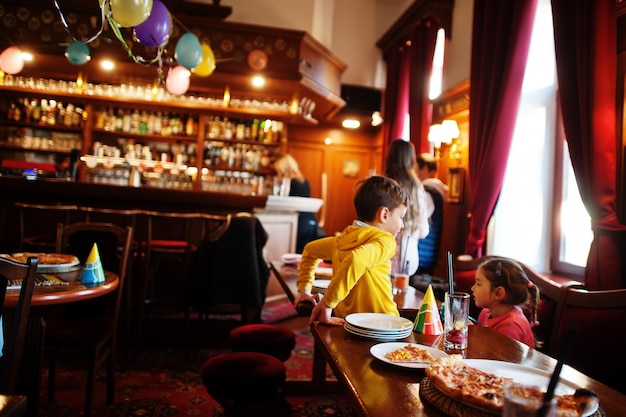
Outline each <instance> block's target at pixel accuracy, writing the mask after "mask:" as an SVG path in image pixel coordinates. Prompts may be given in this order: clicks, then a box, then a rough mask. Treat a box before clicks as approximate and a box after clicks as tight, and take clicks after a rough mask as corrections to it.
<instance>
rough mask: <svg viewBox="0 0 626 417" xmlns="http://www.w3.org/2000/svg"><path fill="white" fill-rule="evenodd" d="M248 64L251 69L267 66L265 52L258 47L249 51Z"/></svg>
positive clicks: (260, 68) (258, 69)
mask: <svg viewBox="0 0 626 417" xmlns="http://www.w3.org/2000/svg"><path fill="white" fill-rule="evenodd" d="M248 65H249V66H250V68H252V69H253V70H257V71H260V70H262V69H263V68H265V67H266V66H267V54H266V53H265V52H263V51H262V50H260V49H254V50H252V51H250V53H249V54H248Z"/></svg>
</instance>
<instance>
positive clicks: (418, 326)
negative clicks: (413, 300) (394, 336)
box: [413, 285, 443, 335]
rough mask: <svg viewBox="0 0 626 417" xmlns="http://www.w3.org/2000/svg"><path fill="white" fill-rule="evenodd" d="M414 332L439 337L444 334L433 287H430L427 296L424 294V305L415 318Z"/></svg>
mask: <svg viewBox="0 0 626 417" xmlns="http://www.w3.org/2000/svg"><path fill="white" fill-rule="evenodd" d="M413 331H414V332H418V333H422V334H426V335H438V334H441V333H443V326H442V325H441V317H440V316H439V310H438V309H437V301H436V300H435V294H434V293H433V288H432V286H431V285H429V286H428V288H427V289H426V294H424V299H423V300H422V305H421V306H420V310H419V312H418V313H417V317H416V318H415V324H414V325H413Z"/></svg>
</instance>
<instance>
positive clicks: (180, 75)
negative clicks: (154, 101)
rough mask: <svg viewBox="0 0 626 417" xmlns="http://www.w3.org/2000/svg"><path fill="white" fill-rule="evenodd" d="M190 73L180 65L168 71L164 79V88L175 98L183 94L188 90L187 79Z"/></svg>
mask: <svg viewBox="0 0 626 417" xmlns="http://www.w3.org/2000/svg"><path fill="white" fill-rule="evenodd" d="M190 76H191V73H190V72H189V70H188V69H187V68H185V67H183V66H182V65H177V66H175V67H174V68H172V69H171V70H170V72H169V73H168V74H167V78H166V79H165V88H166V89H167V91H169V92H170V93H172V94H174V95H175V96H180V95H181V94H185V93H186V92H187V90H188V89H189V77H190Z"/></svg>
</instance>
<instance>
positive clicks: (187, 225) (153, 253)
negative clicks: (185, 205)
mask: <svg viewBox="0 0 626 417" xmlns="http://www.w3.org/2000/svg"><path fill="white" fill-rule="evenodd" d="M143 214H144V215H145V216H146V220H147V224H146V237H145V240H144V241H142V242H141V246H142V251H143V254H144V258H143V267H142V269H143V271H142V281H143V282H142V291H141V300H140V312H139V320H138V325H139V329H138V331H137V341H136V343H137V347H138V348H139V347H140V345H141V334H142V333H143V330H144V326H145V324H146V323H145V322H146V319H147V316H148V314H150V313H151V312H157V311H158V312H159V313H160V315H161V316H167V315H178V314H179V313H182V312H183V310H184V309H183V308H182V305H181V302H180V301H181V296H182V292H183V290H184V289H185V284H186V278H187V271H188V269H189V265H190V262H191V259H192V254H193V253H194V251H195V250H196V246H197V244H196V243H197V241H198V240H199V239H200V238H201V236H202V234H203V233H204V224H203V223H204V222H203V219H202V216H201V215H200V213H175V212H158V211H144V212H143Z"/></svg>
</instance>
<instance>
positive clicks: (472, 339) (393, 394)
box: [311, 323, 626, 417]
mask: <svg viewBox="0 0 626 417" xmlns="http://www.w3.org/2000/svg"><path fill="white" fill-rule="evenodd" d="M311 332H312V333H313V336H314V338H315V346H316V349H315V350H316V352H322V353H323V355H324V357H325V359H326V360H327V362H328V363H329V364H330V367H331V369H332V370H333V372H334V373H335V375H336V377H337V379H338V380H339V382H340V384H341V385H342V386H343V388H344V389H345V391H346V393H347V394H348V396H349V398H350V400H351V403H352V406H353V407H354V410H355V413H356V415H358V416H367V417H390V416H412V417H422V416H426V417H441V416H445V415H446V414H444V413H442V412H441V411H439V410H438V409H436V408H434V407H433V406H432V405H431V404H429V403H427V402H424V401H422V399H421V397H420V394H419V392H420V382H421V381H422V379H423V378H424V377H425V373H424V370H423V369H405V368H400V367H397V366H394V365H390V364H387V363H384V362H381V361H379V360H377V359H375V358H374V357H373V356H372V355H371V354H370V348H371V347H372V346H373V345H375V344H377V343H379V342H377V341H375V340H370V339H365V338H361V337H358V336H354V335H352V334H350V333H348V332H346V331H345V330H344V329H343V328H342V327H336V326H328V325H323V324H319V323H315V324H313V325H312V326H311ZM426 339H428V340H426ZM402 341H405V342H412V343H422V344H428V345H433V344H434V345H435V346H438V347H439V348H440V349H441V348H442V346H443V345H442V343H443V340H442V338H439V339H436V338H435V337H433V336H429V337H426V338H424V337H423V336H422V335H421V334H419V333H412V334H411V335H410V336H409V337H407V338H406V339H403V340H402ZM590 343H592V341H590ZM616 353H617V352H616ZM465 354H466V357H467V358H471V359H493V360H501V361H507V362H514V363H518V364H523V365H527V366H530V367H533V368H537V369H543V370H547V371H550V372H552V370H553V369H554V366H555V365H556V360H554V359H553V358H551V357H549V356H547V355H545V354H543V353H541V352H539V351H536V350H534V349H530V348H529V347H527V346H526V345H523V344H522V343H519V342H517V341H515V340H513V339H511V338H508V337H506V336H504V335H502V334H500V333H498V332H497V331H495V330H493V329H490V328H487V327H483V326H470V328H469V344H468V349H467V351H466V353H465ZM561 377H562V378H564V379H566V380H569V381H572V382H574V383H576V384H578V385H580V386H582V387H586V388H589V389H591V390H593V391H594V392H595V393H596V394H597V395H598V397H599V398H600V408H601V409H602V410H603V411H604V412H605V413H606V416H608V417H623V416H626V395H624V394H621V393H619V392H617V391H615V390H613V389H611V388H609V387H607V386H606V385H603V384H601V383H599V382H597V381H595V380H593V379H591V378H589V377H587V376H585V375H583V374H582V373H580V372H578V371H576V370H575V369H573V368H571V367H569V366H567V365H565V366H564V367H563V370H562V372H561Z"/></svg>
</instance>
